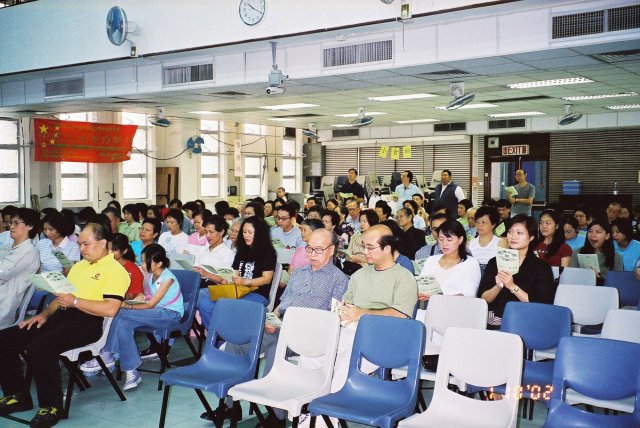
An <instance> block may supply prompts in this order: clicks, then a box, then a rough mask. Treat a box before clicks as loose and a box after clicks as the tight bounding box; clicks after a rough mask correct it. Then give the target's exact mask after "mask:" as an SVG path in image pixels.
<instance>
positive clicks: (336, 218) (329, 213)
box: [322, 210, 340, 226]
mask: <svg viewBox="0 0 640 428" xmlns="http://www.w3.org/2000/svg"><path fill="white" fill-rule="evenodd" d="M324 216H329V217H331V224H332V225H334V226H337V225H339V224H340V216H339V215H338V213H337V212H335V211H331V210H325V211H324V213H322V217H324Z"/></svg>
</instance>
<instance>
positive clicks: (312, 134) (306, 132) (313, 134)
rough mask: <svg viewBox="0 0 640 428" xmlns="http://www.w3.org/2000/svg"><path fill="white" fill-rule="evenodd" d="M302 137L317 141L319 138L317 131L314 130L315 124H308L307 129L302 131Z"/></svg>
mask: <svg viewBox="0 0 640 428" xmlns="http://www.w3.org/2000/svg"><path fill="white" fill-rule="evenodd" d="M302 135H304V136H305V137H307V138H310V139H312V140H316V141H319V139H320V136H319V135H318V129H317V128H316V124H315V122H310V123H309V129H303V130H302Z"/></svg>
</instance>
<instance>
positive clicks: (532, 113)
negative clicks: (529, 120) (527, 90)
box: [487, 111, 545, 117]
mask: <svg viewBox="0 0 640 428" xmlns="http://www.w3.org/2000/svg"><path fill="white" fill-rule="evenodd" d="M541 114H545V113H543V112H541V111H518V112H515V113H495V114H488V115H487V116H489V117H520V116H540V115H541Z"/></svg>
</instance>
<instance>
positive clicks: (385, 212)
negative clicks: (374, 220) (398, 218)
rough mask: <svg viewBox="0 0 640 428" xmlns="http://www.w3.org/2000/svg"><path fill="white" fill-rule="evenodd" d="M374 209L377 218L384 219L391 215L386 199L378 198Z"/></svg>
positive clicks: (389, 217)
mask: <svg viewBox="0 0 640 428" xmlns="http://www.w3.org/2000/svg"><path fill="white" fill-rule="evenodd" d="M375 210H376V214H378V220H380V221H386V220H389V219H391V217H393V211H392V210H391V207H390V206H389V204H388V203H387V201H383V200H379V201H378V202H376V207H375Z"/></svg>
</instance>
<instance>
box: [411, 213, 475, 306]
mask: <svg viewBox="0 0 640 428" xmlns="http://www.w3.org/2000/svg"><path fill="white" fill-rule="evenodd" d="M466 244H467V234H466V233H465V230H464V227H463V226H462V225H461V224H460V223H459V222H457V221H455V220H447V221H445V222H444V223H442V224H441V225H440V227H439V229H438V245H439V246H440V249H441V250H442V254H438V255H434V256H431V257H429V258H428V259H427V260H426V261H425V263H424V267H423V268H422V272H421V273H420V276H434V277H435V279H436V281H437V282H438V285H439V286H440V288H441V289H442V294H445V295H457V296H468V297H475V295H476V292H477V290H478V285H479V284H480V276H481V275H480V266H479V265H478V261H477V260H476V259H475V258H473V257H472V256H470V255H468V254H467V252H466ZM429 297H431V296H430V295H428V294H424V293H420V292H419V294H418V298H419V300H421V301H424V300H429Z"/></svg>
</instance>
